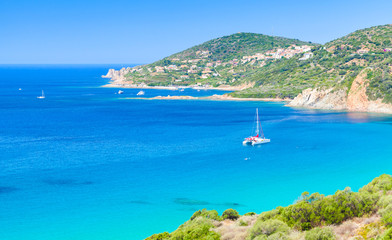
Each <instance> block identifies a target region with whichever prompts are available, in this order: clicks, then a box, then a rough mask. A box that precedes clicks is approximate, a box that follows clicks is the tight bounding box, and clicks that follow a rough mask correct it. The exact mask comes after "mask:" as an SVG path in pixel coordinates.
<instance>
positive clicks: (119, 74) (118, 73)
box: [102, 67, 131, 81]
mask: <svg viewBox="0 0 392 240" xmlns="http://www.w3.org/2000/svg"><path fill="white" fill-rule="evenodd" d="M130 71H131V68H130V67H128V68H121V69H120V70H115V69H112V68H111V69H109V71H108V73H107V74H106V75H102V77H103V78H110V79H111V80H112V81H123V80H125V79H126V77H125V75H126V74H128V73H129V72H130Z"/></svg>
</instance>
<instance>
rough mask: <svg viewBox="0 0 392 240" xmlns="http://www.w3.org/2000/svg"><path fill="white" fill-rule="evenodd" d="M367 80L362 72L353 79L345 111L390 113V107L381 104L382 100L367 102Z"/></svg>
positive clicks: (391, 108) (391, 107) (391, 110)
mask: <svg viewBox="0 0 392 240" xmlns="http://www.w3.org/2000/svg"><path fill="white" fill-rule="evenodd" d="M368 85H369V80H368V79H366V72H365V71H363V72H361V73H360V74H358V76H357V77H356V78H355V79H354V81H353V83H352V85H351V88H350V91H349V93H348V97H347V110H349V111H354V112H376V113H392V105H391V104H387V103H383V102H382V99H377V100H375V101H372V100H369V98H368V96H367V94H366V89H367V87H368Z"/></svg>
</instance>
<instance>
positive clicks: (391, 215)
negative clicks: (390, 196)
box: [379, 205, 392, 226]
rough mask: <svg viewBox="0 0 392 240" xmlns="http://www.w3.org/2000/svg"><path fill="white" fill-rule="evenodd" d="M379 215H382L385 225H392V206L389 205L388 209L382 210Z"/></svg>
mask: <svg viewBox="0 0 392 240" xmlns="http://www.w3.org/2000/svg"><path fill="white" fill-rule="evenodd" d="M379 214H380V215H381V220H382V222H383V223H384V224H385V225H387V226H391V225H392V205H388V206H387V207H386V208H384V209H381V210H380V211H379Z"/></svg>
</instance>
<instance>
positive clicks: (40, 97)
mask: <svg viewBox="0 0 392 240" xmlns="http://www.w3.org/2000/svg"><path fill="white" fill-rule="evenodd" d="M37 98H39V99H44V98H45V93H44V90H42V95H41V96H38V97H37Z"/></svg>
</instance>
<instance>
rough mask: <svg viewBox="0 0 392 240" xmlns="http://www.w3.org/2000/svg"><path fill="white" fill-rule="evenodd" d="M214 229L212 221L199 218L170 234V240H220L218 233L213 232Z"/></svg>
mask: <svg viewBox="0 0 392 240" xmlns="http://www.w3.org/2000/svg"><path fill="white" fill-rule="evenodd" d="M212 227H214V225H213V224H212V220H210V219H207V218H203V217H197V218H195V219H193V220H190V221H187V222H186V223H184V224H183V225H181V226H180V227H179V228H178V229H177V230H175V231H174V232H173V233H171V234H170V239H173V240H174V239H175V240H194V239H200V240H219V239H220V236H219V234H218V233H216V232H214V231H211V230H210V229H211V228H212Z"/></svg>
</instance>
